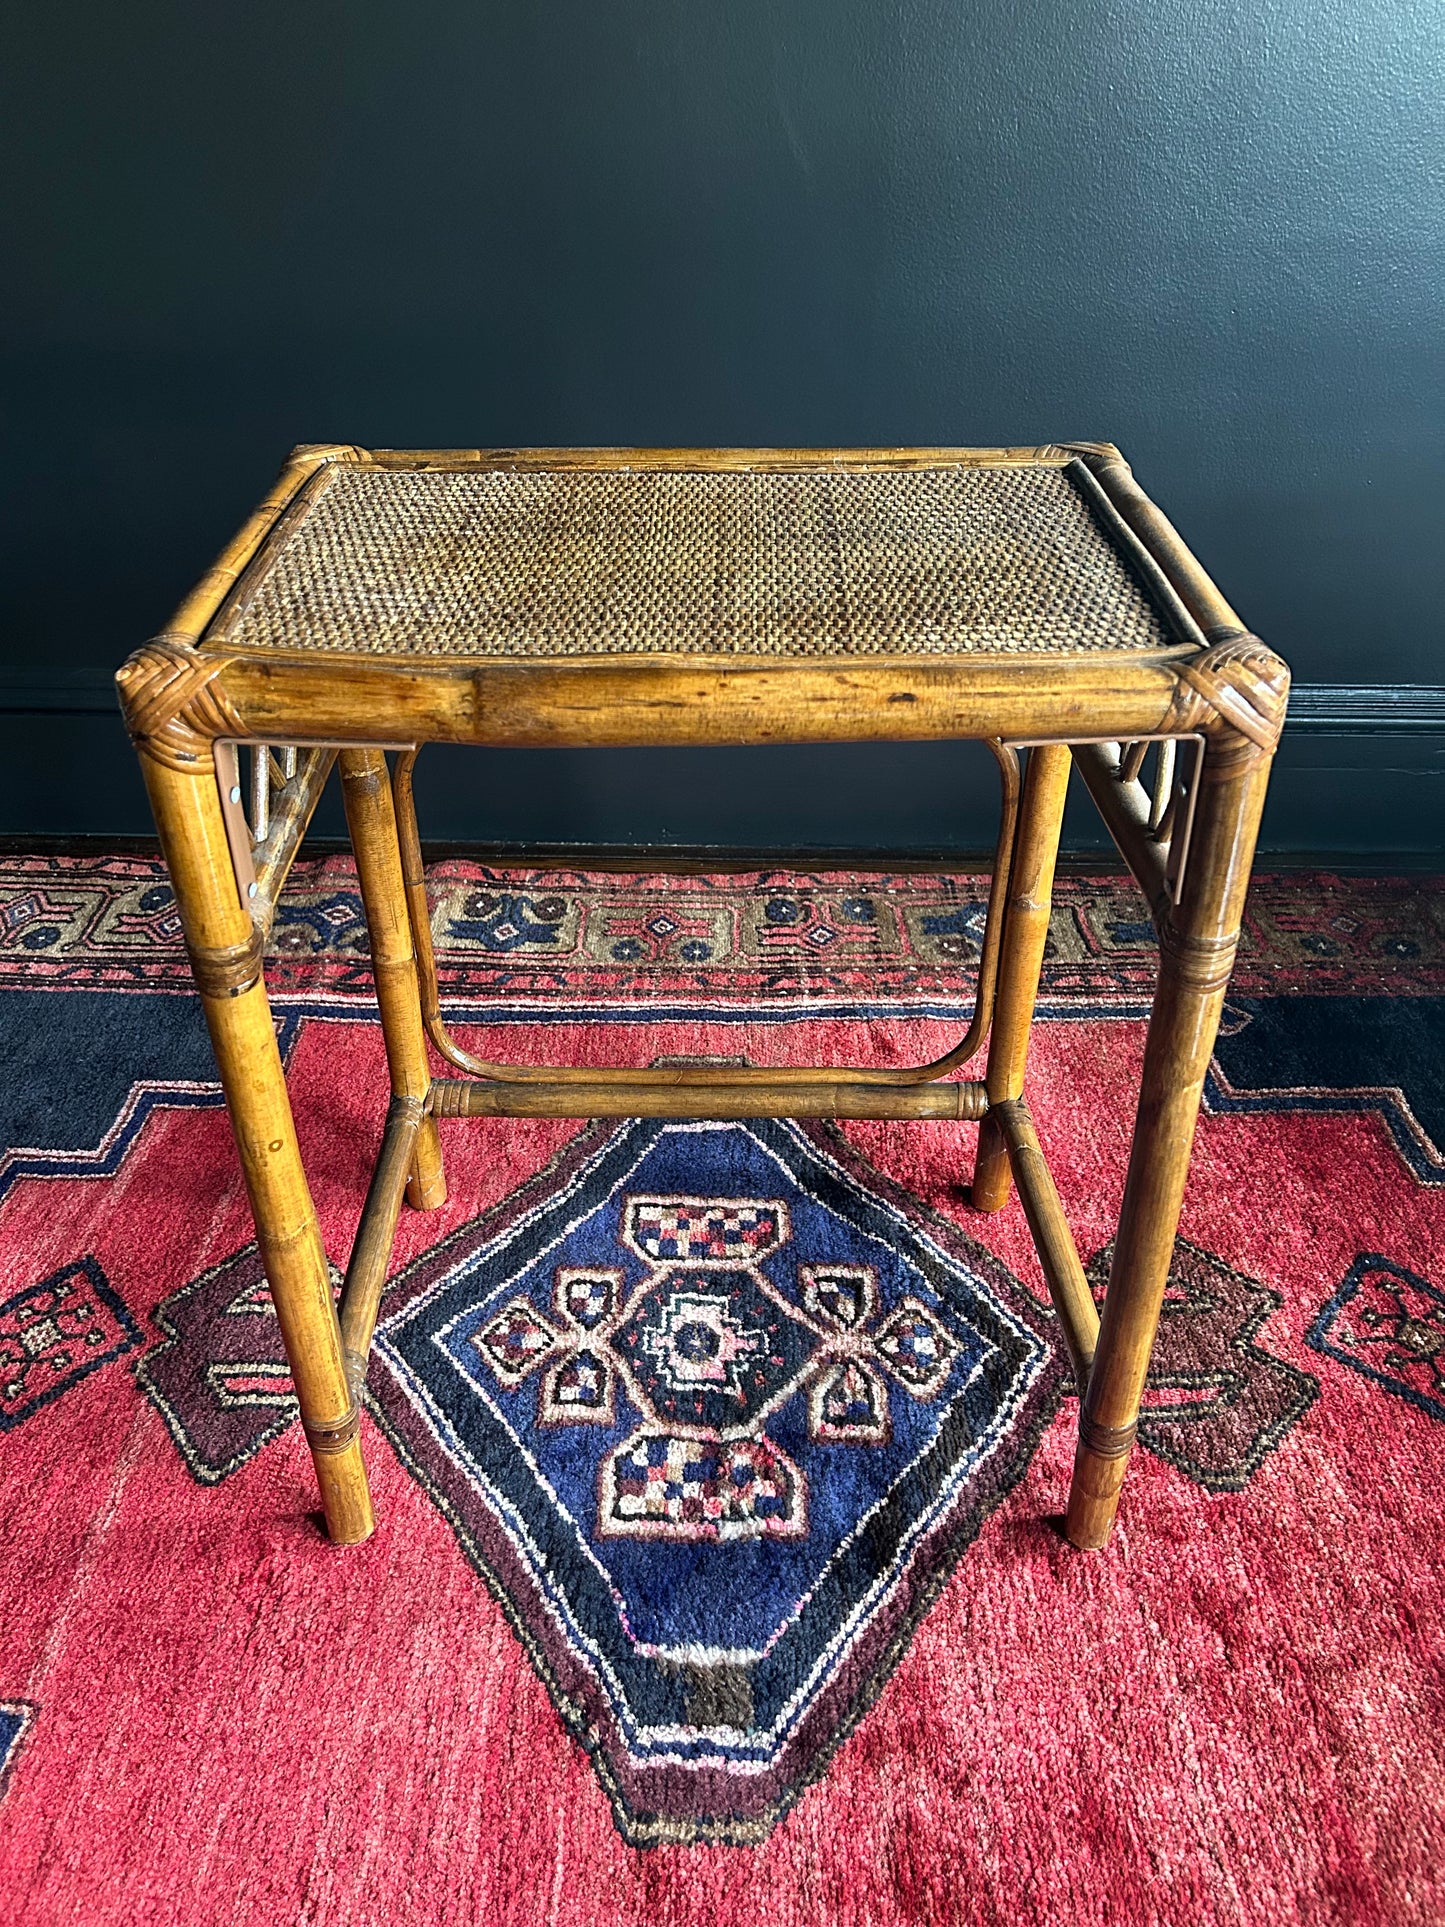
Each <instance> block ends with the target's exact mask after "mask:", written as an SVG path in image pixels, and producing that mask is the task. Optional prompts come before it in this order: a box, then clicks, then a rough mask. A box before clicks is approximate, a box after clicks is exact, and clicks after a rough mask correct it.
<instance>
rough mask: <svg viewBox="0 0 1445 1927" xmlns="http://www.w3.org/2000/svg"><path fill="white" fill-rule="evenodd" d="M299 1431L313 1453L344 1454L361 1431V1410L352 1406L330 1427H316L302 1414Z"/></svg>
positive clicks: (315, 1424)
mask: <svg viewBox="0 0 1445 1927" xmlns="http://www.w3.org/2000/svg"><path fill="white" fill-rule="evenodd" d="M301 1429H302V1431H303V1432H304V1433H305V1434H306V1443H307V1444H308V1445H309V1446H310V1447H311V1450H312V1451H313V1452H344V1451H345V1450H346V1448H347V1447H348V1446H349V1445H350V1444H351V1442H352V1440H353V1439H354V1438H355V1437H356V1435H357V1433H358V1432H359V1431H360V1429H361V1410H360V1408H359V1407H358V1406H357V1405H355V1404H353V1405H352V1407H351V1409H350V1411H348V1412H345V1413H343V1414H342V1416H341V1417H340V1418H339V1419H336V1420H334V1421H333V1422H332V1423H331V1424H330V1425H318V1424H317V1423H316V1422H315V1420H313V1419H308V1418H307V1417H306V1415H305V1414H304V1413H303V1414H302V1416H301Z"/></svg>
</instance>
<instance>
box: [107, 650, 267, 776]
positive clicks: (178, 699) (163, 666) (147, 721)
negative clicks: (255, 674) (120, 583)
mask: <svg viewBox="0 0 1445 1927" xmlns="http://www.w3.org/2000/svg"><path fill="white" fill-rule="evenodd" d="M230 662H231V658H230V657H228V656H210V655H205V656H203V655H202V654H201V653H200V651H199V650H197V649H193V648H192V647H191V646H190V645H189V644H188V643H183V642H172V641H169V640H168V639H167V638H165V637H164V636H158V637H157V638H156V639H155V640H154V641H152V642H147V643H143V644H142V645H141V647H140V648H139V649H137V650H136V651H135V653H134V655H132V656H129V657H127V659H126V660H125V661H124V662H123V663H122V664H121V666H120V668H119V669H118V670H117V671H116V677H115V681H116V690H117V693H118V695H119V697H120V707H121V713H122V715H123V716H124V717H125V724H126V728H127V729H128V730H129V731H130V734H131V739H132V741H133V742H134V743H135V745H136V748H137V749H138V750H140V751H141V752H142V753H143V754H144V755H147V756H152V757H154V758H155V760H156V761H157V762H158V763H164V764H165V765H166V767H167V768H168V769H174V770H181V771H183V772H195V771H197V770H200V769H207V770H209V768H210V764H211V758H212V745H213V744H214V743H215V742H216V741H217V739H218V738H220V737H227V736H230V737H239V736H244V735H245V734H246V726H245V724H244V723H243V722H242V721H241V718H240V717H239V716H238V715H237V713H236V710H235V708H234V706H233V705H232V703H231V700H230V698H229V697H228V696H227V695H226V693H225V691H224V690H223V689H221V688H220V687H219V686H218V684H217V681H216V679H217V677H218V676H220V674H221V672H222V671H223V670H224V669H226V668H228V667H229V666H230Z"/></svg>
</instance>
